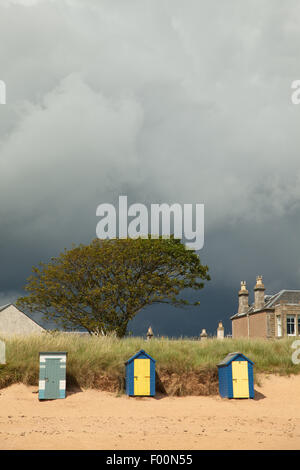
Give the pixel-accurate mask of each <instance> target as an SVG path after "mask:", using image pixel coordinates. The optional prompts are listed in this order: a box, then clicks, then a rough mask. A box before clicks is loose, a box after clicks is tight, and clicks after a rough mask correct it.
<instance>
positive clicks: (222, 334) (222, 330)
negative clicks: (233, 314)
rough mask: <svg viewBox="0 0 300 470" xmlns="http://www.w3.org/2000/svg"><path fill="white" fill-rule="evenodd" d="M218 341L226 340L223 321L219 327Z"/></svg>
mask: <svg viewBox="0 0 300 470" xmlns="http://www.w3.org/2000/svg"><path fill="white" fill-rule="evenodd" d="M217 339H224V326H223V323H222V322H221V321H219V325H218V329H217Z"/></svg>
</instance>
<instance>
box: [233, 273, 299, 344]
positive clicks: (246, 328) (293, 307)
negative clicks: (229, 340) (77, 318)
mask: <svg viewBox="0 0 300 470" xmlns="http://www.w3.org/2000/svg"><path fill="white" fill-rule="evenodd" d="M238 296H239V304H238V305H239V306H238V312H237V313H236V314H235V315H233V316H232V317H230V318H231V321H232V337H233V338H241V337H246V338H255V337H256V338H259V337H260V338H281V337H286V336H298V335H300V290H281V291H280V292H277V293H276V294H272V295H265V286H264V284H263V279H262V276H257V277H256V284H255V286H254V302H253V304H252V305H249V300H248V299H249V292H248V290H247V287H246V282H245V281H241V288H240V291H239V294H238Z"/></svg>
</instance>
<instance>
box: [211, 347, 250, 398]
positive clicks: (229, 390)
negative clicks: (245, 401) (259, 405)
mask: <svg viewBox="0 0 300 470" xmlns="http://www.w3.org/2000/svg"><path fill="white" fill-rule="evenodd" d="M218 374H219V392H220V395H221V397H226V398H254V386H253V362H252V361H251V360H250V359H249V358H248V357H246V356H244V354H242V353H240V352H233V353H230V354H228V355H227V356H226V357H225V358H224V359H223V361H221V362H220V363H219V364H218Z"/></svg>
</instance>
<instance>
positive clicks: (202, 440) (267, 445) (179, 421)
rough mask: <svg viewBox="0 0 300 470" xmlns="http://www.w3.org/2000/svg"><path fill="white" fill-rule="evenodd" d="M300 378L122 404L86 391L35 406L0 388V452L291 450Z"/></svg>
mask: <svg viewBox="0 0 300 470" xmlns="http://www.w3.org/2000/svg"><path fill="white" fill-rule="evenodd" d="M299 448H300V376H294V377H290V378H287V377H277V376H270V377H264V378H262V379H261V387H256V398H255V399H254V400H227V399H222V398H220V397H184V398H177V397H166V398H162V397H157V398H129V397H127V396H121V397H117V396H116V395H115V394H111V393H107V392H99V391H95V390H87V391H83V392H79V393H73V394H70V395H68V396H67V398H66V399H65V400H55V401H45V402H39V401H38V396H37V388H36V387H26V386H25V385H22V384H18V385H13V386H11V387H9V388H6V389H3V390H0V449H299Z"/></svg>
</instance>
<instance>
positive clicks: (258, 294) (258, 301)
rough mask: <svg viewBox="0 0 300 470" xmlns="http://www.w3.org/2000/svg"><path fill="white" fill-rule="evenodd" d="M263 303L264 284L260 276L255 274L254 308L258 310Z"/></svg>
mask: <svg viewBox="0 0 300 470" xmlns="http://www.w3.org/2000/svg"><path fill="white" fill-rule="evenodd" d="M264 305H265V286H264V284H263V280H262V276H256V284H255V286H254V309H255V310H260V309H261V308H263V306H264Z"/></svg>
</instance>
